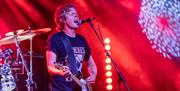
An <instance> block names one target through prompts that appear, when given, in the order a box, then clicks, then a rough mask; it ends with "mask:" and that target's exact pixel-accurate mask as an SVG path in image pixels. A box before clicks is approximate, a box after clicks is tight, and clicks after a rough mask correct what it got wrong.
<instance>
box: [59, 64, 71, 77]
mask: <svg viewBox="0 0 180 91" xmlns="http://www.w3.org/2000/svg"><path fill="white" fill-rule="evenodd" d="M60 75H61V76H64V77H69V76H71V71H70V70H69V67H68V66H63V74H60Z"/></svg>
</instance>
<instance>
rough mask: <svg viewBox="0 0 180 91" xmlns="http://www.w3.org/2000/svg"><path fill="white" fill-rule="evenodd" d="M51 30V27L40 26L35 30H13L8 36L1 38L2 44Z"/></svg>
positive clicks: (0, 42)
mask: <svg viewBox="0 0 180 91" xmlns="http://www.w3.org/2000/svg"><path fill="white" fill-rule="evenodd" d="M50 30H51V28H40V29H34V30H26V31H24V30H22V29H20V30H17V31H13V32H8V33H6V34H5V35H6V36H7V37H5V38H2V39H1V40H0V45H3V44H10V43H15V42H16V38H17V40H18V41H23V40H26V39H30V38H33V37H34V36H36V35H40V34H42V33H46V32H49V31H50Z"/></svg>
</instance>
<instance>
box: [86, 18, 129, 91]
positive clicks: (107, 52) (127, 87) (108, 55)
mask: <svg viewBox="0 0 180 91" xmlns="http://www.w3.org/2000/svg"><path fill="white" fill-rule="evenodd" d="M87 22H88V23H89V25H90V26H91V28H92V29H93V31H94V33H95V34H96V36H97V38H98V40H99V42H100V43H101V45H102V46H103V47H105V45H104V43H103V38H102V35H99V34H98V32H97V31H96V29H95V27H94V24H93V23H92V20H89V21H87ZM105 54H106V56H107V57H109V58H110V59H111V62H112V64H113V66H114V68H115V70H116V72H117V73H118V77H119V79H118V83H119V85H121V82H123V84H124V85H125V87H126V89H127V90H128V91H131V90H130V88H129V86H128V85H127V83H126V80H125V79H124V77H123V75H122V73H121V72H120V70H119V69H118V67H117V64H116V63H115V61H114V60H113V58H112V57H111V55H110V52H109V51H107V50H105ZM119 91H121V90H120V88H119Z"/></svg>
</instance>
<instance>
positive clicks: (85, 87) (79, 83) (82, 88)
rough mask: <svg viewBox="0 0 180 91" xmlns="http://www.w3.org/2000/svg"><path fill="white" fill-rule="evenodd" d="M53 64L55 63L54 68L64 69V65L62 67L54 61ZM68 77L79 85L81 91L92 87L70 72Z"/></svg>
mask: <svg viewBox="0 0 180 91" xmlns="http://www.w3.org/2000/svg"><path fill="white" fill-rule="evenodd" d="M54 65H55V68H57V69H58V70H64V67H63V65H62V64H59V63H54ZM70 77H71V79H72V80H74V81H75V82H76V83H77V84H78V85H79V86H80V87H81V91H93V90H92V87H91V86H90V85H89V84H87V83H86V81H85V80H84V79H80V80H79V79H78V78H77V77H76V76H75V75H73V74H72V73H71V74H70Z"/></svg>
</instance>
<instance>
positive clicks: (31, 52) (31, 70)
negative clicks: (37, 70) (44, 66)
mask: <svg viewBox="0 0 180 91" xmlns="http://www.w3.org/2000/svg"><path fill="white" fill-rule="evenodd" d="M31 31H32V30H31V27H29V33H31ZM29 40H30V72H31V76H30V80H31V81H32V84H34V86H35V88H36V89H37V85H36V83H35V82H34V81H33V69H32V68H33V65H32V54H33V51H32V40H33V37H32V38H30V39H29ZM31 91H33V87H31Z"/></svg>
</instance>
